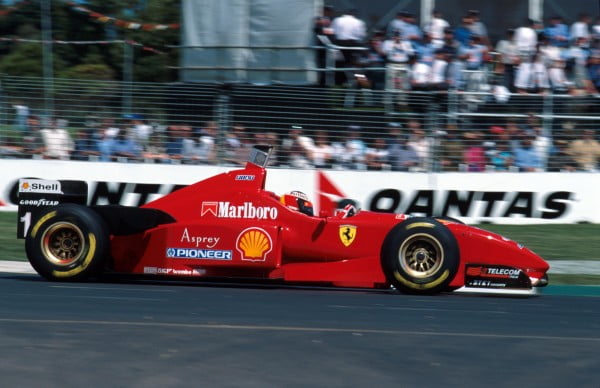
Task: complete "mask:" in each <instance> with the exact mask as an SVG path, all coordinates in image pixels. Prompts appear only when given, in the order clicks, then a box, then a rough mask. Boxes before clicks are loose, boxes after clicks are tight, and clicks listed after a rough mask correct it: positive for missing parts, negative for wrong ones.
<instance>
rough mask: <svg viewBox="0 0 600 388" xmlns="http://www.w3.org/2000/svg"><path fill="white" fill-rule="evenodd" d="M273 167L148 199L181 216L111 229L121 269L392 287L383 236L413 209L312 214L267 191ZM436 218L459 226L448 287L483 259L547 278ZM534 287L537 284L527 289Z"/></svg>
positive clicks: (526, 258)
mask: <svg viewBox="0 0 600 388" xmlns="http://www.w3.org/2000/svg"><path fill="white" fill-rule="evenodd" d="M266 174H267V171H266V169H265V168H263V167H261V166H258V165H255V164H253V163H248V164H247V165H246V167H245V168H244V169H241V170H235V171H230V172H227V173H224V174H220V175H217V176H214V177H212V178H209V179H206V180H204V181H200V182H198V183H196V184H193V185H191V186H188V187H186V188H183V189H180V190H178V191H176V192H174V193H171V194H170V195H167V196H165V197H162V198H160V199H158V200H155V201H153V202H150V203H148V204H146V205H144V206H143V207H145V208H153V209H159V210H161V211H163V212H165V213H167V214H169V215H171V216H172V217H173V218H174V219H175V220H176V222H174V223H166V224H161V225H158V226H156V227H153V228H151V229H148V230H146V231H144V232H141V233H137V234H132V235H125V236H112V238H111V256H112V260H113V263H112V264H113V269H114V270H115V271H116V272H121V273H133V274H153V275H168V276H185V277H190V276H198V277H201V276H205V277H208V276H210V277H233V278H247V277H251V278H263V279H281V280H284V281H293V282H318V283H330V284H333V285H338V286H348V287H388V286H389V282H388V280H386V276H385V274H384V270H383V269H382V265H381V250H382V244H383V241H384V239H385V237H386V235H387V234H388V233H389V232H390V230H391V229H392V228H393V227H394V226H395V225H397V224H399V223H401V222H403V221H405V220H407V219H408V218H409V217H408V216H406V215H401V214H389V213H375V212H370V211H359V212H357V213H356V214H355V215H354V216H351V217H347V218H344V217H343V216H341V215H340V214H338V215H336V214H334V212H333V211H331V209H322V210H321V212H320V214H319V215H317V216H308V215H305V214H302V213H299V212H297V211H294V210H291V209H289V208H287V207H286V206H284V205H283V204H282V203H281V202H280V201H279V197H278V196H277V195H275V194H274V193H272V192H269V191H266V190H265V180H266ZM438 221H440V222H441V223H443V224H444V225H445V227H447V228H448V229H449V230H450V231H451V233H452V234H453V235H454V237H455V238H456V241H457V243H458V246H459V251H460V260H459V267H458V271H457V272H456V275H455V276H454V277H453V279H452V280H451V281H450V282H449V284H448V289H451V290H454V289H459V288H463V287H464V286H465V285H466V284H465V274H468V273H470V274H473V273H475V274H477V272H478V271H479V273H481V272H482V271H481V268H488V267H494V268H501V269H502V270H500V271H499V270H494V271H495V272H494V271H492V274H491V275H490V278H492V279H494V278H498V277H503V276H508V274H509V273H510V269H516V270H520V273H523V274H525V275H526V276H527V277H528V278H529V279H530V280H531V283H532V285H533V286H535V285H543V284H541V283H542V282H541V279H546V272H547V271H548V268H549V266H548V264H547V263H546V262H545V261H544V260H542V259H541V258H540V257H539V256H537V255H536V254H534V253H533V252H531V251H530V250H528V249H527V248H524V247H523V246H521V245H519V244H517V243H516V242H514V241H511V240H508V239H506V238H503V237H501V236H499V235H497V234H494V233H490V232H488V231H485V230H481V229H478V228H475V227H471V226H467V225H464V224H462V223H459V222H454V221H452V220H445V219H438ZM483 272H485V270H484V271H483ZM483 276H484V277H483V278H480V279H484V278H485V274H484V275H483ZM545 282H546V281H545V280H544V282H543V283H544V284H545ZM472 285H473V284H471V286H472ZM475 285H477V284H475ZM492 288H493V287H492ZM533 288H535V287H531V285H530V286H529V289H528V290H527V291H531V290H532V289H533ZM500 291H501V290H500Z"/></svg>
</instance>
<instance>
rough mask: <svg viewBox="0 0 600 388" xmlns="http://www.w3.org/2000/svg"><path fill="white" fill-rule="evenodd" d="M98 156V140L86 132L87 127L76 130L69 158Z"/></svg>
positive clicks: (81, 158) (80, 158)
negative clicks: (73, 146)
mask: <svg viewBox="0 0 600 388" xmlns="http://www.w3.org/2000/svg"><path fill="white" fill-rule="evenodd" d="M94 157H95V158H97V159H99V158H100V149H99V148H98V142H97V141H96V139H94V138H93V137H92V136H90V134H89V133H88V130H87V129H81V130H79V131H77V133H76V136H75V148H74V150H73V152H72V153H71V160H92V159H93V158H94Z"/></svg>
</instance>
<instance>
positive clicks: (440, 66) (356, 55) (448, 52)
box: [314, 6, 600, 94]
mask: <svg viewBox="0 0 600 388" xmlns="http://www.w3.org/2000/svg"><path fill="white" fill-rule="evenodd" d="M314 31H315V34H316V36H317V43H318V44H322V45H323V44H324V45H329V47H330V48H331V47H337V48H339V51H337V52H335V51H333V52H334V53H336V63H337V66H338V68H340V69H352V70H348V71H338V72H336V82H337V83H338V84H339V83H346V84H350V85H355V84H356V85H357V86H359V87H367V88H372V89H401V90H408V89H412V90H446V89H448V88H455V89H466V90H476V91H484V90H485V91H487V90H489V89H490V88H492V87H494V86H495V85H497V87H501V88H503V89H504V88H505V89H504V90H506V91H507V92H518V93H541V92H553V93H571V94H580V93H588V94H596V93H599V92H600V17H599V18H596V20H595V21H592V18H591V17H590V16H589V15H588V14H585V13H582V14H580V15H579V18H578V19H577V20H576V21H574V22H573V23H572V24H570V25H568V24H566V22H565V21H564V20H563V19H562V18H561V17H559V16H553V17H551V18H549V19H548V20H547V21H546V24H545V25H544V24H543V23H542V22H541V21H536V20H526V21H525V22H523V23H522V24H521V25H520V26H511V28H509V29H507V30H506V35H505V36H504V37H503V38H502V39H500V40H499V41H498V42H496V43H495V45H494V44H493V42H492V41H491V40H490V38H489V36H488V32H487V28H486V26H485V24H484V22H483V21H482V20H481V19H480V13H479V11H478V10H470V11H468V12H466V13H465V15H464V16H463V17H462V19H461V21H460V23H459V24H458V25H456V26H452V25H451V24H450V23H449V22H448V21H447V20H445V19H444V16H443V15H442V14H441V12H439V11H438V10H434V11H433V13H432V15H431V17H430V19H429V22H428V23H426V24H425V25H424V27H423V28H421V27H420V26H419V24H418V23H417V20H416V19H415V16H414V15H413V14H411V13H409V12H399V13H398V14H397V15H396V17H395V18H394V19H393V20H392V21H391V22H389V24H388V26H387V29H386V30H385V31H383V30H375V31H371V32H370V33H368V31H367V29H366V24H365V23H364V22H363V21H362V20H360V19H359V18H358V17H357V14H356V12H355V11H352V10H350V11H346V12H343V13H342V14H341V15H339V16H337V17H335V15H334V10H333V8H332V7H330V6H326V7H325V9H324V12H323V16H322V17H318V18H317V19H316V22H315V27H314ZM330 44H332V45H330ZM333 45H335V46H333ZM324 55H325V51H324V50H319V51H318V58H317V59H318V65H319V66H320V67H324V63H325V59H324ZM383 68H384V69H385V71H382V70H381V69H383ZM322 82H324V81H323V79H322Z"/></svg>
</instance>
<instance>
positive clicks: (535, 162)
mask: <svg viewBox="0 0 600 388" xmlns="http://www.w3.org/2000/svg"><path fill="white" fill-rule="evenodd" d="M534 140H535V135H534V134H532V133H526V134H525V135H524V136H523V137H522V138H521V141H520V145H519V146H518V147H517V148H516V149H515V151H514V152H515V166H517V167H518V168H519V171H524V172H533V171H542V161H541V160H540V158H539V156H538V153H537V151H536V149H535V148H534V146H533V141H534Z"/></svg>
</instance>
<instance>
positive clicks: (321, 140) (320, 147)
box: [310, 131, 333, 168]
mask: <svg viewBox="0 0 600 388" xmlns="http://www.w3.org/2000/svg"><path fill="white" fill-rule="evenodd" d="M310 160H311V163H312V164H313V165H314V166H315V167H316V168H331V167H332V164H333V163H332V162H333V149H332V147H331V144H329V141H328V139H327V133H326V132H325V131H318V132H317V134H316V136H315V145H314V146H313V147H312V149H311V150H310Z"/></svg>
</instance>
